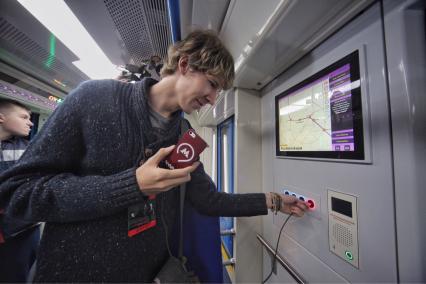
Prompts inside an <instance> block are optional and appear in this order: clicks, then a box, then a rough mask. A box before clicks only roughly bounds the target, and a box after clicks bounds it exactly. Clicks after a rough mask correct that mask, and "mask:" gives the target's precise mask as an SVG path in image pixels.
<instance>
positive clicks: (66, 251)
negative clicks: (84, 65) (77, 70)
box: [0, 31, 307, 282]
mask: <svg viewBox="0 0 426 284" xmlns="http://www.w3.org/2000/svg"><path fill="white" fill-rule="evenodd" d="M161 75H162V79H161V81H160V82H157V81H155V80H153V79H152V78H145V79H143V80H142V81H140V82H136V83H135V84H128V83H123V82H119V81H116V80H99V81H89V82H85V83H83V84H82V85H80V86H79V87H78V88H77V89H76V90H74V91H73V92H72V93H71V94H70V95H68V96H67V98H66V99H65V101H64V102H63V103H62V104H61V105H60V106H59V107H58V109H57V110H56V111H55V112H54V114H53V115H52V116H51V117H50V118H49V120H48V122H46V124H45V127H44V128H43V130H42V131H41V132H40V133H39V134H38V137H37V138H36V140H35V141H34V143H33V144H32V147H30V148H29V149H28V150H27V152H25V154H24V156H23V158H22V161H21V163H20V165H19V166H18V167H15V168H14V170H13V171H9V172H7V174H5V175H3V176H0V201H1V202H3V200H4V199H5V198H8V200H9V202H8V203H7V205H8V206H7V207H6V214H10V215H12V216H21V217H23V216H25V217H26V218H28V220H33V221H46V227H45V229H44V233H43V239H42V242H41V246H40V250H39V256H38V261H37V271H36V276H35V281H37V282H38V281H39V282H105V281H108V282H110V281H111V282H152V281H153V279H154V277H155V275H156V274H157V273H158V272H159V270H160V268H161V267H162V265H164V263H165V262H166V260H167V258H168V256H169V252H168V249H167V248H168V243H169V241H176V236H174V235H171V228H172V227H173V226H172V225H173V222H174V220H175V216H176V215H177V214H178V211H179V191H178V190H172V189H174V188H176V187H177V186H179V185H180V184H182V183H185V182H186V183H187V190H186V201H187V202H191V204H192V205H193V206H194V207H195V208H196V209H197V210H198V211H199V212H201V213H202V214H205V215H210V216H254V215H262V214H267V209H268V208H271V209H272V208H274V209H275V211H277V210H280V211H281V212H286V213H294V214H295V215H297V216H302V215H303V213H304V211H305V210H306V209H307V207H306V205H305V204H304V203H303V202H301V201H298V200H296V199H295V198H294V197H290V196H284V195H278V194H272V193H267V194H263V193H258V194H235V195H233V194H226V193H218V192H215V191H212V190H210V186H211V183H210V179H209V178H208V176H207V175H206V173H205V172H204V170H203V167H202V166H201V165H200V163H199V162H196V163H194V164H193V165H192V166H189V167H187V168H184V169H176V170H168V169H164V168H162V161H163V159H164V158H165V157H166V156H167V155H168V154H169V153H170V152H171V151H173V149H174V144H176V142H177V139H178V136H179V132H180V125H181V123H182V117H181V113H182V111H184V112H186V113H191V112H193V111H194V110H197V109H200V108H201V107H202V106H203V105H205V104H207V103H209V104H213V103H214V101H215V99H216V96H217V94H218V92H219V91H220V89H222V88H223V89H228V88H230V87H231V86H232V81H233V78H234V63H233V59H232V57H231V55H230V53H229V52H228V51H227V50H226V48H225V47H224V46H223V45H222V43H221V42H220V40H219V39H218V37H217V36H216V35H215V34H213V33H212V32H210V31H195V32H192V33H191V34H189V35H188V36H187V38H186V39H184V40H182V41H180V42H178V43H176V44H175V45H173V46H171V47H170V48H169V51H168V58H167V61H166V62H165V63H164V67H163V69H162V70H161ZM147 203H149V204H150V206H151V204H152V206H153V209H154V210H153V211H154V212H155V215H154V214H153V215H151V216H150V217H154V218H155V221H156V222H155V224H154V225H153V226H152V223H149V224H150V225H149V226H142V227H140V228H137V229H140V231H139V233H138V234H136V235H133V234H131V232H133V229H134V228H133V227H132V226H131V224H132V218H131V216H132V212H134V210H136V209H138V208H143V207H144V205H146V204H147ZM0 206H4V205H3V204H0ZM138 212H139V211H138ZM147 219H148V218H147ZM150 220H151V219H150Z"/></svg>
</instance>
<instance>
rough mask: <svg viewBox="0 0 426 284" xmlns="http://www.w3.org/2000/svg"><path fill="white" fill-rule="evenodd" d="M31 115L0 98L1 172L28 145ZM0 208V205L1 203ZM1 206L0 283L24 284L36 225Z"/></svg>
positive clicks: (32, 255)
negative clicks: (14, 215) (8, 212)
mask: <svg viewBox="0 0 426 284" xmlns="http://www.w3.org/2000/svg"><path fill="white" fill-rule="evenodd" d="M30 116H31V112H30V110H29V109H28V108H27V107H26V106H24V105H23V104H21V103H19V102H17V101H13V100H9V99H4V98H0V173H2V172H4V171H6V170H7V169H9V168H10V167H11V166H12V165H13V164H15V162H16V161H17V160H18V159H19V158H20V157H21V155H22V153H23V152H24V151H25V148H26V147H27V145H28V141H27V140H26V139H25V138H23V137H25V136H28V134H29V133H30V130H31V127H32V126H33V123H32V122H31V120H30ZM2 206H3V204H2ZM2 206H0V282H25V281H26V279H27V275H28V272H29V270H30V268H31V266H32V264H33V263H34V261H35V257H36V250H37V246H38V242H39V239H40V232H39V228H38V226H34V223H29V222H25V221H23V220H18V219H14V218H9V217H8V216H4V215H3V214H2V211H3V209H2V208H4V207H2Z"/></svg>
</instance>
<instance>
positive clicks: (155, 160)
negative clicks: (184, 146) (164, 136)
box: [146, 145, 175, 166]
mask: <svg viewBox="0 0 426 284" xmlns="http://www.w3.org/2000/svg"><path fill="white" fill-rule="evenodd" d="M174 148H175V145H172V146H169V147H167V148H161V149H160V150H158V151H157V153H155V155H154V156H152V157H151V158H149V159H148V161H146V162H147V163H152V164H155V166H158V164H159V163H160V162H161V161H162V160H164V158H166V157H167V156H168V155H169V154H170V153H171V152H172V151H173V149H174Z"/></svg>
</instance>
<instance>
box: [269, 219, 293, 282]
mask: <svg viewBox="0 0 426 284" xmlns="http://www.w3.org/2000/svg"><path fill="white" fill-rule="evenodd" d="M291 216H293V213H291V214H290V215H288V217H287V218H286V219H285V221H284V224H283V225H282V226H281V230H280V233H279V235H278V240H277V246H276V247H275V253H274V260H273V262H272V267H271V273H269V275H268V277H266V279H265V280H263V281H262V284H264V283H266V281H268V280H269V278H271V276H272V273H273V272H274V268H275V266H276V263H277V259H276V258H277V253H278V244H279V243H280V239H281V233H282V231H283V229H284V226H285V224H287V222H288V220H289V219H290V217H291Z"/></svg>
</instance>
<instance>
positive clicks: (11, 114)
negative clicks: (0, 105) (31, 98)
mask: <svg viewBox="0 0 426 284" xmlns="http://www.w3.org/2000/svg"><path fill="white" fill-rule="evenodd" d="M0 125H1V127H2V129H3V131H5V132H7V133H9V134H11V135H13V136H15V135H16V136H27V135H28V134H29V133H30V130H31V126H33V123H32V122H31V120H30V113H29V112H28V111H27V110H26V109H24V108H21V107H19V106H10V107H9V108H7V109H5V110H4V111H1V112H0Z"/></svg>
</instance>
